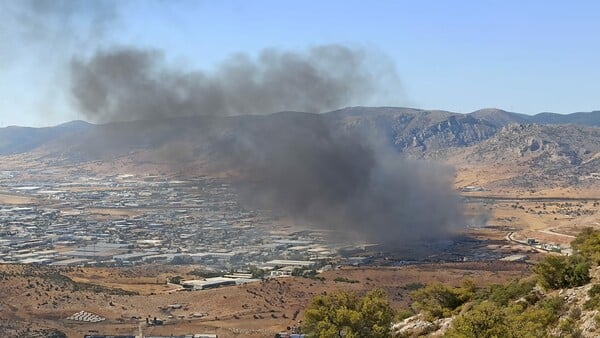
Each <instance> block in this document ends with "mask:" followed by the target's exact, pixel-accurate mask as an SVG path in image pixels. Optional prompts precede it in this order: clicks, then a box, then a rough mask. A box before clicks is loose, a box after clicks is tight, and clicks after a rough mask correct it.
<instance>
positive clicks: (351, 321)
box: [302, 289, 395, 338]
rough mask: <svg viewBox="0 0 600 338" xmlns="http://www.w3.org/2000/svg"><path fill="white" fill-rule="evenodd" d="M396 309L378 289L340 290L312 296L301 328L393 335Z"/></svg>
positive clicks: (376, 337)
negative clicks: (359, 293) (358, 292)
mask: <svg viewBox="0 0 600 338" xmlns="http://www.w3.org/2000/svg"><path fill="white" fill-rule="evenodd" d="M394 316H395V314H394V310H393V309H392V307H391V306H390V304H389V301H388V297H387V294H386V293H385V292H384V291H383V290H381V289H375V290H372V291H370V292H369V293H367V294H366V295H365V296H364V297H362V298H361V297H358V296H357V295H356V294H353V293H347V292H345V291H338V292H335V293H333V294H331V295H319V296H316V297H315V298H313V299H312V301H311V304H310V306H309V307H308V309H306V312H305V314H304V322H303V324H302V330H303V331H304V332H305V333H307V334H308V335H310V336H311V337H373V338H384V337H390V329H391V323H392V320H393V319H394Z"/></svg>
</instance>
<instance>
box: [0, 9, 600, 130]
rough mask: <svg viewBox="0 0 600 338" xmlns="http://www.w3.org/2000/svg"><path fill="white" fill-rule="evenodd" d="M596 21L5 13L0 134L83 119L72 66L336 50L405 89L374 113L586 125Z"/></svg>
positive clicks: (596, 73) (409, 12)
mask: <svg viewBox="0 0 600 338" xmlns="http://www.w3.org/2000/svg"><path fill="white" fill-rule="evenodd" d="M599 13H600V1H548V0H546V1H508V0H503V1H482V0H479V1H423V0H419V1H417V0H415V1H349V0H343V1H322V0H321V1H308V0H304V1H281V0H280V1H258V0H254V1H216V0H215V1H152V0H146V1H126V0H125V1H102V0H96V1H84V0H80V1H76V0H72V1H60V0H54V1H50V0H48V1H44V0H41V1H35V0H32V1H28V0H0V74H1V76H0V125H1V126H7V125H14V124H17V125H34V126H41V125H50V124H57V123H60V122H64V121H68V120H72V119H76V118H78V116H80V115H79V114H78V113H77V111H75V109H74V108H72V104H71V101H72V98H71V96H70V94H69V88H70V84H69V75H68V69H69V68H68V65H69V62H70V60H71V58H72V57H73V56H80V57H81V56H86V55H91V54H92V53H93V52H94V51H96V50H97V49H99V48H110V47H112V46H130V45H133V46H139V47H150V48H157V49H162V50H164V53H165V55H166V57H167V58H168V59H169V61H171V62H173V63H177V64H181V65H183V67H185V68H188V69H192V70H193V69H201V70H204V71H208V72H210V70H211V69H212V68H213V67H215V66H216V65H218V64H219V63H220V62H222V61H224V60H226V59H227V58H228V57H230V56H231V55H232V54H234V53H237V52H243V53H247V54H250V55H255V54H256V53H258V52H259V51H260V50H262V49H264V48H269V47H276V48H281V49H290V50H303V49H306V48H307V47H310V46H314V45H321V44H330V43H336V44H342V45H346V46H350V47H353V48H364V49H367V50H372V51H373V53H376V54H379V55H383V56H384V57H386V58H388V59H389V60H391V62H393V63H394V64H395V67H396V68H397V72H398V74H399V76H400V79H401V85H402V86H401V87H402V89H401V90H398V93H397V95H395V96H393V97H391V98H389V97H388V98H387V99H386V100H382V102H377V104H379V105H396V106H411V107H417V108H427V109H434V108H435V109H444V110H450V111H455V112H471V111H474V110H477V109H480V108H485V107H498V108H502V109H505V110H510V111H515V112H522V113H527V114H534V113H538V112H542V111H552V112H558V113H569V112H575V111H591V110H594V109H600V104H599V103H598V97H600V96H599V95H600V58H599V55H600V20H598V14H599ZM369 104H372V102H369Z"/></svg>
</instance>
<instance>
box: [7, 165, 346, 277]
mask: <svg viewBox="0 0 600 338" xmlns="http://www.w3.org/2000/svg"><path fill="white" fill-rule="evenodd" d="M34 178H35V179H34ZM0 190H1V191H4V194H5V195H8V196H15V197H18V198H22V197H28V198H31V199H32V200H33V201H35V202H32V203H30V204H28V203H25V204H23V202H19V203H20V204H10V203H5V204H0V224H1V226H0V263H18V264H47V265H58V266H131V265H138V264H147V263H163V264H198V265H202V266H204V267H206V268H208V269H213V270H217V271H230V270H237V269H244V268H247V267H248V266H251V265H253V266H259V267H269V266H270V267H272V268H275V267H279V268H281V267H284V266H286V264H281V265H277V266H276V263H273V262H277V260H288V261H296V263H298V264H297V266H298V267H303V266H306V265H307V263H303V262H315V261H321V260H326V259H331V258H333V257H335V256H336V255H337V251H336V249H335V248H332V247H330V246H328V245H326V244H324V241H323V240H322V237H321V236H320V234H319V233H318V232H316V231H312V230H306V231H293V230H289V231H286V230H285V229H287V228H285V229H283V228H282V227H280V226H279V225H278V224H275V223H274V221H273V220H272V219H271V218H269V217H268V216H265V215H262V214H260V213H259V212H256V211H250V210H246V209H244V208H243V207H242V206H240V205H239V204H238V202H237V198H236V196H235V194H234V192H233V190H232V189H231V187H230V186H229V185H228V184H227V183H225V182H223V181H220V180H217V179H208V178H202V177H200V178H196V179H191V180H185V181H184V180H175V179H165V178H161V177H158V176H135V175H112V176H107V177H103V178H98V177H88V176H76V177H73V178H64V179H60V178H56V177H55V176H53V175H52V173H46V175H44V174H43V173H39V172H35V173H32V172H2V173H0ZM0 194H3V193H2V192H0ZM269 262H270V263H269ZM287 266H289V264H288V265H287Z"/></svg>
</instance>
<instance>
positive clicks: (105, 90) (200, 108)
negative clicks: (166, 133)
mask: <svg viewBox="0 0 600 338" xmlns="http://www.w3.org/2000/svg"><path fill="white" fill-rule="evenodd" d="M372 61H373V60H369V58H368V57H367V55H366V53H365V52H364V51H362V50H355V49H350V48H347V47H344V46H339V45H325V46H317V47H313V48H310V49H308V50H307V51H305V52H290V51H282V50H278V49H265V50H263V51H262V52H261V53H260V54H259V55H258V57H256V58H252V57H250V56H248V55H244V54H238V55H235V56H233V57H231V58H229V59H228V60H227V61H225V62H224V63H223V64H221V65H220V66H219V67H218V68H217V69H216V70H215V71H214V72H203V71H183V70H181V69H178V68H176V67H172V66H169V65H168V64H167V62H166V61H165V58H164V56H163V53H162V52H160V51H157V50H146V49H137V48H118V49H111V50H102V51H99V52H98V53H96V54H95V55H94V56H93V57H91V58H89V59H82V58H75V59H73V60H72V62H71V84H72V94H73V97H74V99H75V103H76V104H77V106H78V107H79V109H80V110H81V111H82V112H83V113H84V114H85V115H86V116H87V117H88V118H90V119H92V120H95V121H101V122H107V121H115V120H136V119H154V118H164V117H176V116H194V115H220V116H224V115H241V114H267V113H274V112H278V111H286V110H294V111H308V112H321V111H325V110H331V109H335V108H340V107H342V106H344V105H348V104H352V103H353V102H365V101H366V100H368V99H370V98H371V97H373V96H374V94H376V93H378V92H384V91H385V90H384V89H385V88H382V83H381V81H380V76H381V74H385V76H381V78H383V77H385V78H387V79H388V80H389V79H393V80H392V81H388V82H390V83H392V84H393V85H396V86H397V85H398V83H399V81H397V76H396V75H395V74H396V73H395V70H394V69H393V68H392V67H390V68H388V69H385V70H383V71H382V72H379V73H377V74H375V73H373V72H372V71H371V68H370V63H371V62H372ZM381 64H383V63H381ZM394 80H396V81H394Z"/></svg>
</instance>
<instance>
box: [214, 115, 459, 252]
mask: <svg viewBox="0 0 600 338" xmlns="http://www.w3.org/2000/svg"><path fill="white" fill-rule="evenodd" d="M269 119H270V121H269V122H268V124H266V125H262V126H259V127H258V128H256V129H252V128H251V127H250V128H249V130H246V131H245V132H242V133H241V134H240V135H236V136H233V137H232V138H231V143H229V144H227V145H226V146H225V147H224V148H222V152H223V153H225V154H228V155H227V157H228V158H229V159H230V160H231V162H230V163H229V164H228V166H231V167H241V168H245V169H247V170H250V171H251V177H255V178H256V179H257V181H256V182H255V183H253V184H247V185H246V186H245V189H243V191H244V192H245V193H244V194H243V196H244V200H245V201H246V203H249V204H251V205H254V206H258V207H260V208H266V209H270V210H275V211H278V212H281V213H283V214H284V215H291V216H294V217H296V218H300V219H304V220H307V221H309V222H310V223H312V224H315V225H317V226H320V227H321V228H323V229H329V230H333V233H332V234H333V235H334V236H335V239H338V240H356V239H360V240H363V241H364V240H366V241H372V242H373V243H378V244H383V245H385V246H386V247H388V248H391V249H399V248H402V247H403V246H405V245H406V244H408V243H410V242H413V241H419V240H425V239H440V238H447V236H448V235H449V234H451V233H452V231H453V230H454V229H456V228H457V227H459V226H462V225H463V224H465V223H464V219H463V216H462V212H461V205H460V204H461V202H460V199H459V197H458V196H457V195H456V193H455V191H454V190H453V189H452V180H453V175H452V171H451V170H450V169H449V168H446V167H442V166H439V165H435V164H432V163H426V162H420V161H408V160H404V159H402V158H401V157H400V155H399V154H397V153H395V152H394V151H393V150H392V149H390V148H389V147H387V146H386V145H383V144H381V143H378V142H376V141H372V140H370V139H368V138H358V137H356V136H357V135H356V134H353V133H348V132H346V131H342V130H340V126H335V125H331V124H330V120H329V119H328V117H327V116H323V115H313V114H304V115H299V116H294V114H292V113H287V114H286V113H284V114H277V115H273V116H270V117H269ZM338 122H339V121H338Z"/></svg>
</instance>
